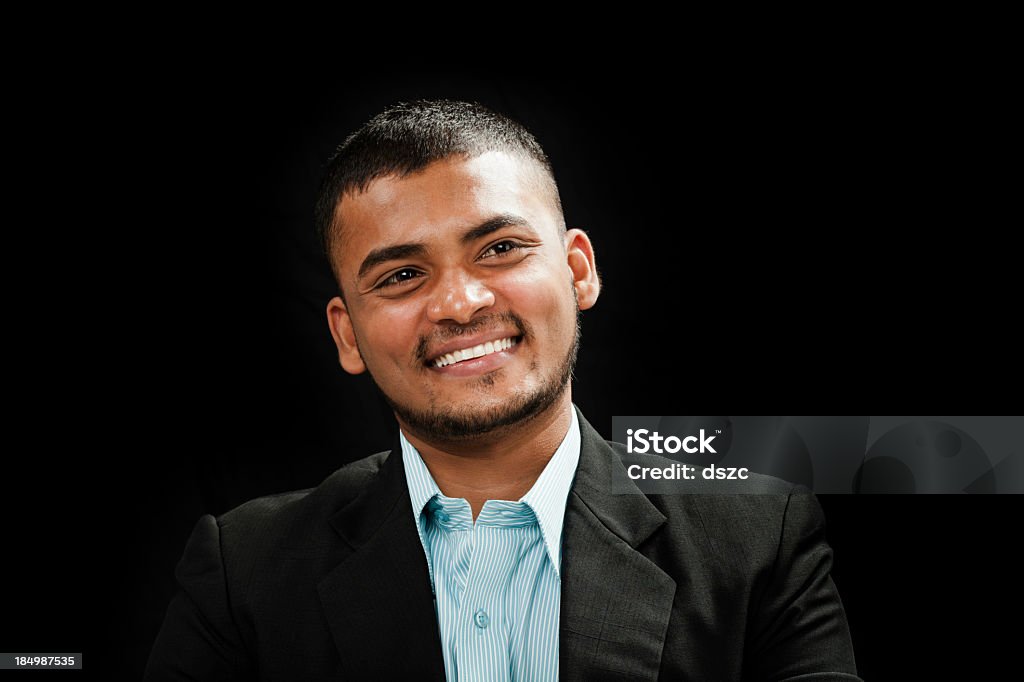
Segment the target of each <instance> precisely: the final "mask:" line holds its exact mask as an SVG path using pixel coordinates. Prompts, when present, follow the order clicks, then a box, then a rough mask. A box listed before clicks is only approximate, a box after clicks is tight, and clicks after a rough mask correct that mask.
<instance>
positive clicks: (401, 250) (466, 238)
mask: <svg viewBox="0 0 1024 682" xmlns="http://www.w3.org/2000/svg"><path fill="white" fill-rule="evenodd" d="M528 224H529V223H528V222H527V220H526V218H523V217H521V216H517V215H515V214H512V213H501V214H498V215H496V216H494V217H493V218H488V219H487V220H485V221H484V222H482V223H480V224H479V225H477V226H475V227H471V228H470V229H468V230H466V231H465V232H464V233H463V234H462V236H461V237H460V238H459V241H460V242H461V243H463V244H468V243H470V242H473V241H476V240H477V239H480V238H481V237H486V236H487V235H489V234H491V233H492V232H497V231H498V230H500V229H501V228H503V227H511V226H514V225H528ZM426 252H427V247H426V245H425V244H423V243H421V242H410V243H408V244H394V245H392V246H382V247H381V248H379V249H374V250H373V251H370V253H369V254H367V256H366V258H364V259H363V262H362V263H361V264H360V266H359V274H358V275H357V276H356V277H357V279H362V278H363V277H364V276H365V275H366V273H368V272H369V271H370V270H372V269H373V268H375V267H377V266H378V265H380V264H381V263H386V262H387V261H389V260H399V259H401V258H412V257H416V256H423V255H424V254H426Z"/></svg>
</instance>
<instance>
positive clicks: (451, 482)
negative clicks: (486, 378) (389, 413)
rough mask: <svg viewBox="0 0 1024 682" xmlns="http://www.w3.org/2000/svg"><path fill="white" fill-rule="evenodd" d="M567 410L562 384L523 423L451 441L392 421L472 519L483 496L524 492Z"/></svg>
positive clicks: (561, 431) (556, 439) (553, 444)
mask: <svg viewBox="0 0 1024 682" xmlns="http://www.w3.org/2000/svg"><path fill="white" fill-rule="evenodd" d="M572 409H573V407H572V396H571V393H570V391H569V389H568V388H566V390H565V392H564V393H563V395H562V397H560V398H559V399H558V400H557V401H556V402H555V403H554V404H553V405H552V406H551V407H549V408H548V409H547V410H545V411H544V412H542V413H540V414H538V415H537V416H535V417H533V418H532V419H530V420H528V421H527V422H526V423H523V424H515V425H513V426H510V427H507V428H503V429H500V430H499V431H494V432H489V433H487V434H484V435H481V436H479V437H476V438H472V439H467V440H459V441H457V442H451V441H436V440H432V439H429V438H425V437H423V436H422V435H420V434H416V433H414V432H413V431H411V430H410V429H409V428H408V427H407V426H406V425H405V424H404V423H403V422H402V421H401V420H399V422H398V423H399V426H401V427H402V432H403V433H404V434H405V437H406V439H408V441H409V442H410V443H412V444H413V446H415V447H416V449H417V450H418V451H419V453H420V456H421V457H422V458H423V462H424V463H425V464H426V465H427V469H429V470H430V474H431V476H433V477H434V481H436V482H437V485H438V487H439V488H440V489H441V492H442V493H444V494H445V495H446V496H448V497H455V498H459V497H461V498H465V499H466V501H468V502H469V506H470V508H471V509H472V510H473V518H474V519H476V517H477V515H479V513H480V510H481V509H482V508H483V506H484V502H486V501H487V500H518V499H519V498H521V497H522V496H523V495H525V494H526V493H527V492H529V490H530V488H532V487H533V484H534V483H536V481H537V478H538V477H539V476H540V474H541V472H542V471H544V467H546V466H547V464H548V462H549V461H550V460H551V456H552V455H554V454H555V450H556V449H558V445H559V444H560V443H561V442H562V439H564V438H565V434H566V432H567V431H568V430H569V425H570V424H571V423H572V412H571V410H572Z"/></svg>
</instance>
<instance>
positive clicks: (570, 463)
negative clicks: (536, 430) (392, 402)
mask: <svg viewBox="0 0 1024 682" xmlns="http://www.w3.org/2000/svg"><path fill="white" fill-rule="evenodd" d="M570 412H571V413H572V421H571V422H570V424H569V430H568V431H567V432H566V434H565V437H564V438H563V439H562V442H561V443H560V444H559V446H558V448H557V449H556V450H555V454H553V455H552V456H551V459H550V460H549V461H548V463H547V466H545V467H544V471H542V472H541V474H540V476H538V477H537V480H536V481H535V482H534V484H533V487H532V488H530V490H529V491H528V492H527V493H526V494H525V495H523V496H522V497H521V498H520V499H519V500H518V501H520V502H525V503H526V504H528V505H529V506H530V508H531V509H533V513H534V514H535V515H536V516H537V522H538V525H539V526H540V531H541V536H542V537H543V539H544V545H545V547H546V548H547V552H548V558H549V559H550V560H551V564H552V565H553V566H554V568H555V573H556V574H559V575H561V568H562V525H563V521H564V520H565V504H566V500H567V499H568V497H569V489H570V488H571V487H572V481H573V477H574V476H575V475H576V467H577V465H578V464H579V461H580V424H579V420H578V419H577V417H576V407H575V406H573V407H572V409H571V410H570ZM399 439H400V441H401V444H402V461H403V463H404V464H405V480H406V483H407V484H408V486H409V499H410V500H411V502H412V513H413V518H414V519H415V521H416V527H417V529H421V528H422V526H421V524H420V520H421V518H422V516H423V509H424V507H425V506H426V504H427V503H428V502H430V500H432V499H433V498H434V496H435V495H438V494H440V493H441V489H440V488H439V487H438V485H437V483H436V482H435V481H434V477H433V476H432V475H431V474H430V470H429V469H427V465H426V464H425V463H424V462H423V458H422V457H421V456H420V453H419V452H418V451H417V450H416V448H415V446H413V444H412V443H410V442H409V441H408V440H406V438H405V434H404V433H402V432H401V430H399ZM420 541H421V542H423V543H424V549H426V543H425V541H424V538H423V536H422V531H421V535H420Z"/></svg>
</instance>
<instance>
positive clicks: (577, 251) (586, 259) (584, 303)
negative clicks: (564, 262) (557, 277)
mask: <svg viewBox="0 0 1024 682" xmlns="http://www.w3.org/2000/svg"><path fill="white" fill-rule="evenodd" d="M565 252H566V256H567V258H568V260H569V271H570V272H571V273H572V286H573V288H574V289H576V299H577V301H579V306H580V310H587V309H588V308H592V307H593V306H594V304H595V303H597V297H598V296H599V295H600V294H601V279H600V278H599V277H598V274H597V263H596V262H595V261H594V247H593V245H592V244H591V243H590V237H588V236H587V233H586V232H584V231H583V230H577V229H572V230H568V231H567V232H566V233H565Z"/></svg>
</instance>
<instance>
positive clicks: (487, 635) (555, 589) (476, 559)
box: [401, 408, 580, 682]
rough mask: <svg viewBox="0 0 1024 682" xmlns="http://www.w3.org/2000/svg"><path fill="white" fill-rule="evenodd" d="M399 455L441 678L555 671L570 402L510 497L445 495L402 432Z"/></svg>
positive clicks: (573, 431)
mask: <svg viewBox="0 0 1024 682" xmlns="http://www.w3.org/2000/svg"><path fill="white" fill-rule="evenodd" d="M401 441H402V460H403V462H404V463H405V476H406V480H407V482H408V484H409V497H410V499H411V500H412V510H413V515H414V517H415V519H416V526H417V528H419V533H420V541H421V542H422V543H423V551H424V553H425V554H426V558H427V567H428V569H429V570H430V580H431V583H432V584H433V586H434V594H435V605H436V608H437V621H438V626H439V628H440V631H441V648H442V649H443V653H444V667H445V674H446V675H447V677H448V680H449V682H456V681H457V682H478V681H479V682H499V681H501V680H508V681H509V682H513V681H526V680H529V681H530V682H534V681H536V682H543V681H545V680H552V681H554V680H557V679H558V622H559V620H558V619H559V610H560V606H561V604H560V601H561V592H562V589H561V582H560V580H561V578H560V571H561V567H562V521H563V519H564V518H565V504H566V500H567V499H568V496H569V488H570V487H571V486H572V480H573V477H574V476H575V474H576V465H577V464H578V463H579V460H580V426H579V422H578V421H577V419H576V409H575V408H573V409H572V423H571V424H570V426H569V431H568V432H567V433H566V434H565V438H563V439H562V443H561V445H559V446H558V449H557V450H555V454H554V455H552V456H551V460H550V461H549V462H548V464H547V466H546V467H544V471H542V472H541V474H540V476H539V477H538V478H537V481H536V483H534V484H533V487H532V488H530V491H529V492H527V493H526V494H525V495H523V496H522V498H520V499H519V500H518V501H516V502H512V501H507V500H488V501H487V502H485V503H484V506H483V509H481V510H480V514H479V516H478V517H477V519H476V523H475V524H474V523H473V512H472V510H471V509H470V506H469V502H467V501H466V500H465V499H463V498H451V497H446V496H445V495H444V494H443V493H442V492H441V490H440V488H438V486H437V483H436V482H435V481H434V477H433V476H431V475H430V471H429V470H428V469H427V466H426V464H424V462H423V458H422V457H420V454H419V452H418V451H417V450H416V448H415V447H413V445H412V444H411V443H409V441H407V440H406V439H405V434H402V435H401Z"/></svg>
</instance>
